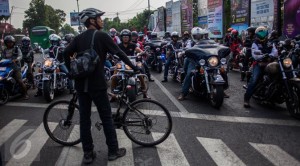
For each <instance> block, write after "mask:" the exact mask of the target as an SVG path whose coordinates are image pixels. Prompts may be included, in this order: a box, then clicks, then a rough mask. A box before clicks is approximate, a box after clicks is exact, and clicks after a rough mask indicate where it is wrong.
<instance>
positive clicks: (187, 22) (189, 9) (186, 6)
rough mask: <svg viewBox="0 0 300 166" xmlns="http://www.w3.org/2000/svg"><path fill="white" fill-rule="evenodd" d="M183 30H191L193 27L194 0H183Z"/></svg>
mask: <svg viewBox="0 0 300 166" xmlns="http://www.w3.org/2000/svg"><path fill="white" fill-rule="evenodd" d="M181 20H182V22H181V31H182V32H184V31H188V32H190V31H191V29H192V28H193V0H181Z"/></svg>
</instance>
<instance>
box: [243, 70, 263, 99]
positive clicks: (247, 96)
mask: <svg viewBox="0 0 300 166" xmlns="http://www.w3.org/2000/svg"><path fill="white" fill-rule="evenodd" d="M262 74H263V70H262V68H261V67H260V66H259V65H258V64H256V65H254V66H253V73H252V77H251V78H250V82H249V83H248V88H247V90H246V93H245V99H246V100H250V98H251V96H252V94H253V93H254V88H255V86H256V84H257V81H258V79H259V78H260V77H261V76H262Z"/></svg>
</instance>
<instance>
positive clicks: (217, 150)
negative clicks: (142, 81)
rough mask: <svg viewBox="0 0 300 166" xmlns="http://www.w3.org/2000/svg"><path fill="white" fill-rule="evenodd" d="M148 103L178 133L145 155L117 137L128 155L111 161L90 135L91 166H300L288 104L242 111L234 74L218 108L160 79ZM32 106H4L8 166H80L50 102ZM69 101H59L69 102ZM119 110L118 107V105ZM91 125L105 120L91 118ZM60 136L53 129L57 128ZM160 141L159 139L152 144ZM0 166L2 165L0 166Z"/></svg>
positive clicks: (99, 136) (0, 143)
mask: <svg viewBox="0 0 300 166" xmlns="http://www.w3.org/2000/svg"><path fill="white" fill-rule="evenodd" d="M153 77H154V78H155V82H153V83H150V88H149V96H150V97H151V98H152V99H154V100H157V101H159V102H160V103H162V104H163V105H164V106H166V107H167V108H168V110H169V111H170V112H171V115H172V116H173V129H172V132H171V135H170V136H169V138H168V139H167V140H166V141H165V142H163V143H162V144H160V145H158V146H156V147H151V148H146V147H141V146H139V145H136V144H135V143H132V142H131V141H130V140H129V139H128V138H127V137H126V135H125V134H124V132H123V130H118V140H119V143H120V146H124V147H126V149H127V155H126V157H124V158H120V159H118V160H116V161H115V162H107V147H106V145H105V138H104V135H103V132H102V131H101V132H99V131H98V130H97V129H95V128H94V127H93V128H92V132H93V138H94V144H95V150H96V151H97V158H96V160H95V161H94V162H93V164H92V165H136V166H159V165H170V166H175V165H177V166H184V165H193V166H199V165H205V166H207V165H284V166H287V165H300V141H299V138H300V121H298V120H295V119H294V118H292V117H290V115H289V114H288V112H287V110H286V108H285V105H276V106H262V105H258V104H256V103H255V102H254V101H251V102H252V103H251V104H252V108H250V109H245V108H244V107H243V94H244V92H245V90H244V89H243V88H242V85H243V83H244V82H240V81H239V73H238V72H236V71H233V72H231V73H229V79H230V88H229V89H228V90H227V91H226V92H227V93H228V94H229V95H230V98H228V99H224V104H223V106H222V107H221V108H220V109H214V108H212V107H211V106H210V105H209V102H208V101H207V100H205V99H203V98H199V97H197V96H194V95H192V94H190V95H189V96H188V97H187V100H185V101H180V102H179V101H178V100H177V97H178V95H179V94H180V85H179V84H178V83H176V82H173V81H170V79H169V82H167V83H161V82H160V81H161V80H162V74H158V73H154V72H153ZM35 91H36V90H30V91H29V94H30V100H28V101H25V100H22V99H20V98H15V99H13V100H12V101H10V102H9V103H7V104H6V105H4V106H0V149H1V155H2V160H3V165H43V166H45V165H49V166H50V165H81V164H82V157H83V154H82V149H81V145H77V146H74V147H62V146H60V145H58V144H57V143H55V142H53V141H52V140H51V139H49V138H48V136H47V134H46V132H45V130H44V128H43V124H42V118H43V114H44V110H45V108H46V107H47V106H48V103H46V101H45V100H44V98H43V97H33V95H34V93H35ZM70 97H71V95H69V94H68V93H67V91H66V93H65V94H63V95H61V96H57V97H56V98H55V100H61V99H70ZM112 107H113V108H116V107H117V105H116V103H112ZM92 119H93V124H94V122H96V121H97V120H98V119H99V116H98V114H97V113H96V112H93V114H92ZM53 129H55V126H54V128H53ZM154 136H155V135H153V137H154ZM0 165H1V164H0Z"/></svg>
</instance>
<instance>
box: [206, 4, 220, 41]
mask: <svg viewBox="0 0 300 166" xmlns="http://www.w3.org/2000/svg"><path fill="white" fill-rule="evenodd" d="M207 2H208V4H207V8H208V17H207V23H208V30H209V31H210V33H209V37H210V38H222V37H223V14H222V13H223V1H222V0H208V1H207Z"/></svg>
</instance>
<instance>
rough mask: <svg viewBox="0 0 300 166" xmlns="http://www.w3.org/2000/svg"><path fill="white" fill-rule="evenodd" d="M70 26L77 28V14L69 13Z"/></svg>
mask: <svg viewBox="0 0 300 166" xmlns="http://www.w3.org/2000/svg"><path fill="white" fill-rule="evenodd" d="M70 17H71V19H70V20H71V26H79V20H78V12H71V13H70Z"/></svg>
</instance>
